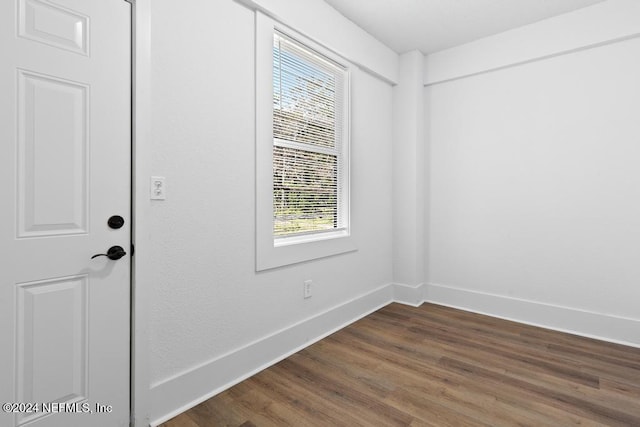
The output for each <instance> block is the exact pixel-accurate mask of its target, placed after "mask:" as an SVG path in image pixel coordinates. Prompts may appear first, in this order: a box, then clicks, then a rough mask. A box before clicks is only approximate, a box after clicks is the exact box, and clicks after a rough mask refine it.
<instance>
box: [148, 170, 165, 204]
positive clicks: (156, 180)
mask: <svg viewBox="0 0 640 427" xmlns="http://www.w3.org/2000/svg"><path fill="white" fill-rule="evenodd" d="M149 191H150V196H151V200H166V199H167V183H166V179H165V177H164V176H152V177H151V187H150V188H149Z"/></svg>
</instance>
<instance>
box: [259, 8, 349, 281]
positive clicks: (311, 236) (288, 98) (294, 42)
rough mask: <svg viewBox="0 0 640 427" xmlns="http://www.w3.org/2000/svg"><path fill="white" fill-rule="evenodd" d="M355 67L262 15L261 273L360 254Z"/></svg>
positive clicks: (260, 68) (260, 34)
mask: <svg viewBox="0 0 640 427" xmlns="http://www.w3.org/2000/svg"><path fill="white" fill-rule="evenodd" d="M347 64H348V63H347V62H346V61H344V60H343V59H342V58H339V57H337V56H336V55H334V54H332V53H331V52H330V51H328V50H326V49H324V48H323V47H322V46H320V45H318V44H317V43H315V42H313V41H311V40H309V39H307V38H306V37H304V36H302V35H301V34H298V33H296V32H295V31H292V30H291V29H289V28H286V27H284V26H282V25H280V24H278V23H277V22H275V21H274V20H272V19H271V18H269V17H267V16H265V15H263V14H262V13H260V12H257V19H256V243H257V251H256V269H257V270H264V269H268V268H274V267H279V266H283V265H288V264H293V263H297V262H302V261H308V260H311V259H317V258H321V257H326V256H330V255H336V254H339V253H343V252H348V251H352V250H355V245H354V243H353V238H352V230H351V228H352V227H351V224H350V220H349V214H350V211H349V66H348V65H347Z"/></svg>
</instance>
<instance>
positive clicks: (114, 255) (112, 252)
mask: <svg viewBox="0 0 640 427" xmlns="http://www.w3.org/2000/svg"><path fill="white" fill-rule="evenodd" d="M126 254H127V253H126V252H125V251H124V249H122V246H111V247H110V248H109V250H108V251H107V253H106V254H95V255H94V256H92V257H91V259H94V258H97V257H99V256H106V257H107V258H109V259H110V260H112V261H116V260H119V259H120V258H122V257H123V256H125V255H126Z"/></svg>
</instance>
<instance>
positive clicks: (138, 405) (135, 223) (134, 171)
mask: <svg viewBox="0 0 640 427" xmlns="http://www.w3.org/2000/svg"><path fill="white" fill-rule="evenodd" d="M124 1H127V2H129V3H130V4H131V218H132V220H131V242H132V244H133V245H134V246H135V256H133V257H132V258H131V316H130V319H131V322H130V323H131V364H130V371H129V372H130V374H129V379H130V399H131V402H130V425H131V426H133V427H147V426H149V425H150V422H151V413H152V408H151V396H150V394H151V375H150V372H149V361H150V360H151V358H150V354H149V344H148V337H149V329H148V326H149V321H148V319H149V315H148V310H149V304H148V301H149V298H150V297H151V292H150V289H149V288H150V287H149V284H148V281H146V280H145V272H146V271H149V270H148V269H149V268H150V267H149V266H150V265H151V263H150V259H149V258H148V254H147V251H146V248H147V247H148V238H147V237H146V236H148V235H149V232H150V230H149V226H148V221H145V218H148V217H149V212H150V208H151V203H150V200H149V181H148V179H145V177H150V176H151V84H150V80H151V79H150V77H151V0H124Z"/></svg>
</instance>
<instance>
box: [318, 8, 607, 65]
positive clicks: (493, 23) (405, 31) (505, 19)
mask: <svg viewBox="0 0 640 427" xmlns="http://www.w3.org/2000/svg"><path fill="white" fill-rule="evenodd" d="M325 1H326V2H327V3H329V4H330V5H331V6H333V7H334V8H335V9H336V10H338V12H340V13H342V14H343V15H344V16H346V17H347V18H348V19H350V20H351V21H353V22H354V23H355V24H357V25H358V26H360V27H361V28H363V29H364V30H365V31H367V32H368V33H369V34H371V35H373V36H374V37H375V38H377V39H378V40H380V41H381V42H382V43H384V44H385V45H387V46H389V47H390V48H391V49H393V50H394V51H396V52H397V53H404V52H408V51H411V50H416V49H417V50H420V51H422V53H424V54H428V53H433V52H436V51H439V50H442V49H447V48H449V47H453V46H457V45H460V44H464V43H467V42H470V41H472V40H476V39H479V38H482V37H486V36H489V35H492V34H497V33H500V32H502V31H506V30H509V29H512V28H516V27H520V26H523V25H527V24H531V23H533V22H536V21H540V20H542V19H546V18H550V17H552V16H556V15H561V14H563V13H567V12H570V11H573V10H576V9H580V8H582V7H586V6H590V5H593V4H595V3H599V2H601V1H603V0H366V1H363V0H325Z"/></svg>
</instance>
